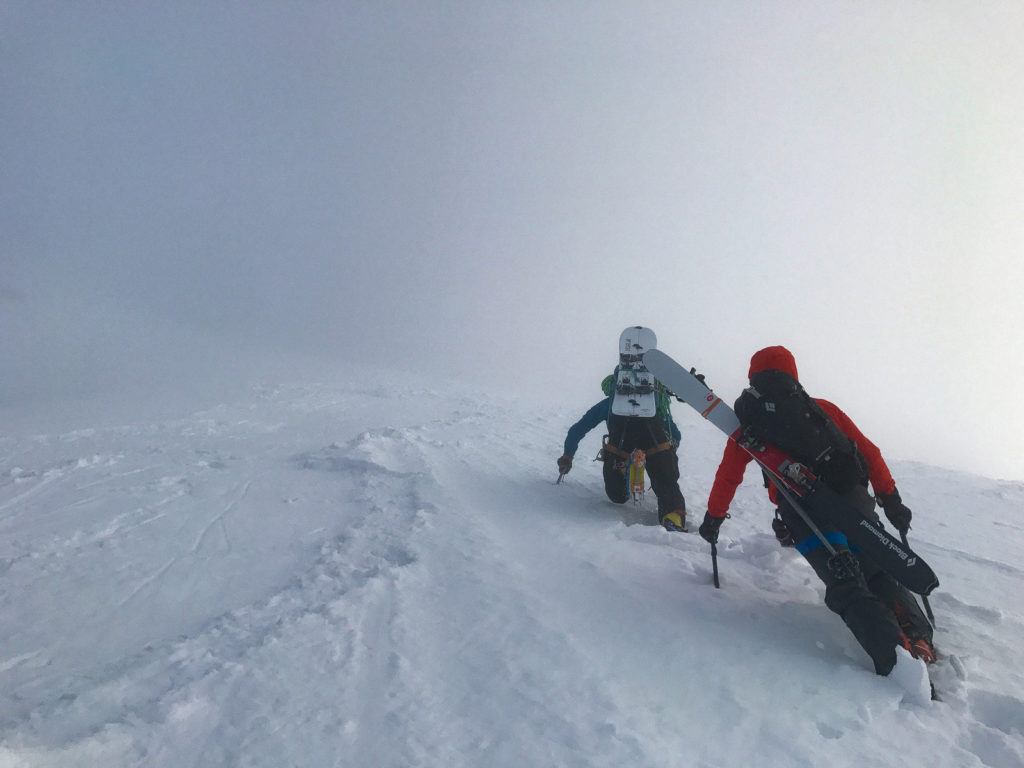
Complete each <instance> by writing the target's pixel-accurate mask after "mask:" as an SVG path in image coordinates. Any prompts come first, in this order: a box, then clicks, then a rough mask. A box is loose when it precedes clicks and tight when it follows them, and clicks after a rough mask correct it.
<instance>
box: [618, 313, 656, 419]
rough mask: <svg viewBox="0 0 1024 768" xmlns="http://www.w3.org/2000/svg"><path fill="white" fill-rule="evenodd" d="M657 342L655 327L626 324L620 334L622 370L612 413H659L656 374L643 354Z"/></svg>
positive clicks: (640, 414)
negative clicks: (650, 368) (652, 328)
mask: <svg viewBox="0 0 1024 768" xmlns="http://www.w3.org/2000/svg"><path fill="white" fill-rule="evenodd" d="M657 343H658V339H657V337H656V336H655V335H654V331H652V330H651V329H650V328H644V327H642V326H639V325H637V326H634V327H632V328H627V329H626V330H624V331H623V332H622V335H621V336H619V370H618V373H617V374H616V376H615V396H614V398H613V399H612V413H614V414H615V415H616V416H639V417H641V418H650V417H651V416H654V415H656V414H657V412H658V403H657V400H656V399H655V394H654V376H653V375H652V374H651V372H650V371H648V370H647V368H646V367H645V366H644V355H645V354H646V353H647V352H649V351H650V350H652V349H654V348H655V346H656V345H657Z"/></svg>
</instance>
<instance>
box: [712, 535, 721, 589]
mask: <svg viewBox="0 0 1024 768" xmlns="http://www.w3.org/2000/svg"><path fill="white" fill-rule="evenodd" d="M711 574H712V576H713V578H714V581H715V589H721V588H722V585H721V584H719V583H718V542H717V541H712V542H711Z"/></svg>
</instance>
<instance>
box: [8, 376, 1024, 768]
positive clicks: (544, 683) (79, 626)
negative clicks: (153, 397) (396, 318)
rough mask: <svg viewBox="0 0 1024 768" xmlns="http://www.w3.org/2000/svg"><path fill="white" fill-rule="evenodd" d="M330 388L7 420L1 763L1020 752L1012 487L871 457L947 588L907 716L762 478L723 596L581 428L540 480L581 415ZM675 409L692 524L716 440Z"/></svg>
mask: <svg viewBox="0 0 1024 768" xmlns="http://www.w3.org/2000/svg"><path fill="white" fill-rule="evenodd" d="M354 378H355V377H349V380H348V381H346V379H345V377H337V378H334V379H332V380H331V381H329V382H325V383H319V382H314V381H305V382H302V383H298V384H288V385H280V386H262V387H258V388H254V389H253V391H252V393H251V395H250V396H248V397H246V398H244V399H241V400H239V401H238V402H229V403H225V404H223V405H221V406H219V407H216V408H213V409H209V410H204V411H202V412H199V413H194V414H191V415H188V416H184V417H182V418H180V419H177V420H160V421H155V422H147V421H143V422H141V423H133V424H129V425H125V426H120V427H102V428H95V429H86V430H77V431H71V432H64V433H53V434H43V435H33V434H21V433H19V434H14V433H10V432H3V433H0V615H2V617H3V619H2V622H0V766H4V767H7V766H18V767H19V768H20V767H21V766H33V767H35V766H60V767H61V768H66V767H68V766H147V767H148V766H174V768H185V767H187V766H267V767H271V766H272V767H273V768H282V767H283V766H311V767H312V766H316V767H318V768H319V767H322V766H351V767H353V768H355V767H356V766H359V767H373V768H399V767H405V766H487V767H488V768H499V767H503V766H508V767H509V768H513V767H514V768H522V767H523V766H581V767H582V766H587V767H588V768H590V767H593V766H616V768H621V767H622V766H631V767H642V766H659V767H660V766H686V768H698V767H700V768H710V767H711V766H744V767H745V768H749V767H750V766H820V765H826V764H827V765H830V766H858V768H863V767H864V766H907V765H914V766H919V765H928V766H930V768H939V767H940V766H958V767H959V766H991V767H992V768H1010V767H1011V766H1021V765H1024V700H1022V697H1024V672H1022V666H1021V664H1020V662H1019V661H1018V659H1019V648H1020V642H1021V638H1022V636H1024V632H1022V630H1024V597H1022V594H1021V593H1022V590H1021V587H1022V585H1024V579H1022V577H1024V569H1022V567H1021V566H1020V564H1019V552H1020V548H1021V543H1022V542H1024V533H1022V528H1024V518H1022V517H1021V509H1022V508H1024V485H1022V484H1020V483H1007V482H999V481H995V480H989V479H986V478H982V477H976V476H968V475H963V474H956V473H950V472H948V471H945V470H940V469H937V468H932V467H928V466H923V465H919V464H911V463H900V462H892V469H893V472H894V475H895V476H896V478H897V482H898V484H899V486H900V489H901V491H902V494H903V497H904V499H905V500H906V501H907V502H908V503H909V505H910V506H911V507H912V509H914V511H915V515H916V516H915V525H914V528H913V530H912V532H911V541H912V543H913V544H914V545H916V547H917V549H918V551H919V552H920V553H921V554H922V555H924V556H925V557H927V558H928V559H929V561H930V562H931V563H932V565H933V566H934V567H935V569H936V571H937V572H938V573H939V576H940V578H941V579H942V586H941V587H940V589H939V590H938V591H937V592H936V593H935V594H934V595H933V597H932V607H933V608H934V611H935V614H936V617H937V620H938V623H939V631H938V634H937V643H938V645H939V648H940V650H941V651H943V652H945V654H948V656H947V658H946V659H945V660H944V661H942V662H941V663H940V664H939V665H937V666H936V667H935V668H934V669H933V678H934V680H935V683H936V685H937V687H938V689H939V690H940V692H941V695H942V699H943V700H942V701H941V702H937V703H932V702H927V701H921V700H920V698H919V697H917V696H915V695H913V692H912V691H909V692H908V689H907V688H906V687H904V686H901V685H900V683H899V682H897V681H896V680H893V679H883V678H878V677H876V676H875V675H874V674H873V673H872V672H871V671H870V663H869V661H868V659H867V657H866V655H865V654H864V653H863V652H862V651H861V650H860V649H859V648H858V647H857V646H856V644H855V643H854V641H853V639H852V637H851V636H850V635H849V633H848V632H847V631H846V629H845V627H844V626H843V624H842V622H841V621H840V620H839V619H838V618H837V617H836V616H834V615H832V614H831V613H830V612H829V611H828V610H827V609H826V608H825V607H824V605H823V603H822V589H821V588H820V586H819V584H818V582H817V581H816V579H815V578H814V577H813V574H812V572H811V571H810V569H809V568H808V567H807V566H806V565H805V564H804V563H803V561H802V560H801V559H800V558H799V556H798V555H796V554H795V553H794V552H793V551H792V550H783V549H781V548H780V547H779V546H778V545H777V544H776V543H775V540H774V538H773V536H772V534H771V530H770V527H769V520H770V518H771V510H770V507H769V505H768V502H767V499H766V496H765V493H764V490H763V488H762V487H761V484H760V481H759V477H758V476H757V475H756V474H755V473H754V472H753V471H751V472H750V473H749V475H748V479H747V481H746V483H745V484H744V486H743V487H742V488H741V489H740V492H739V494H738V495H737V499H736V502H735V503H734V506H733V509H732V512H733V515H734V517H733V519H732V520H730V521H728V522H727V523H726V526H725V527H724V528H723V535H722V541H721V543H720V548H719V549H720V557H719V564H720V570H721V576H722V588H721V589H720V590H715V589H714V588H713V587H712V586H711V584H710V580H711V576H710V558H709V550H708V547H707V545H706V544H705V543H704V542H703V541H702V540H701V539H700V538H699V537H697V536H696V535H693V534H678V533H677V534H671V533H668V532H666V531H663V530H662V529H660V528H659V527H657V526H653V525H651V524H650V523H651V522H652V518H653V515H654V511H653V510H654V499H653V495H652V494H650V493H649V494H648V498H647V499H646V500H645V502H644V504H643V505H642V506H641V507H639V508H638V507H634V506H632V505H627V506H623V507H619V506H615V505H613V504H611V503H610V502H608V501H607V500H606V499H605V498H604V495H603V491H602V486H601V480H600V471H599V466H598V465H597V464H595V463H592V462H589V461H587V460H586V459H587V458H588V457H589V456H592V455H593V454H594V453H596V451H597V448H598V446H599V443H600V435H599V434H598V432H596V431H595V432H593V433H591V435H589V436H588V438H587V439H586V440H585V441H584V443H583V445H582V446H581V450H580V453H579V454H578V456H577V462H576V467H575V468H574V470H573V472H572V473H571V474H570V475H569V476H568V477H567V478H566V481H565V482H564V483H563V484H561V485H556V484H555V483H554V480H555V478H556V475H557V472H556V468H555V461H554V460H555V458H556V457H557V456H558V454H559V453H560V452H561V443H562V439H563V438H564V434H565V431H566V429H567V428H568V427H569V425H570V424H571V423H572V422H573V421H575V419H576V418H578V416H579V415H580V414H582V413H583V411H584V410H585V409H586V408H587V407H589V406H590V405H591V404H592V403H590V402H586V403H560V402H550V403H548V404H546V405H542V406H536V405H533V404H529V403H523V402H518V401H516V400H513V399H511V398H509V399H504V398H500V397H498V396H495V395H488V394H481V393H479V392H474V391H471V390H469V389H466V390H464V391H458V392H453V391H451V390H450V389H449V388H448V386H447V385H445V386H441V385H438V384H436V383H434V382H427V381H424V380H420V379H416V378H414V377H408V376H406V377H404V378H401V379H400V378H398V377H386V378H382V379H379V381H380V382H381V383H379V384H378V383H374V380H370V381H360V382H354V381H352V379H354ZM339 381H341V383H338V382H339ZM595 393H596V387H595ZM675 413H676V417H677V421H678V422H679V423H680V427H681V428H682V432H683V439H684V446H683V449H682V450H681V458H680V463H681V467H682V470H683V490H684V493H685V495H686V498H687V502H688V504H689V506H690V510H691V516H692V517H699V515H700V514H702V512H703V507H702V505H703V504H704V502H705V500H706V494H707V491H708V489H709V487H710V483H711V481H712V478H713V476H714V470H715V467H716V466H717V462H718V458H719V456H720V453H721V449H722V439H721V436H720V434H719V433H718V432H717V431H716V430H714V429H713V428H711V427H710V426H709V425H707V424H704V423H702V422H701V421H700V420H699V418H698V417H697V416H696V414H694V413H692V412H691V411H690V410H689V409H687V408H686V407H685V406H681V405H677V406H676V407H675ZM883 450H884V446H883ZM909 664H910V665H911V666H910V667H909V668H911V669H912V668H915V664H914V663H913V662H909ZM903 666H904V662H902V661H901V664H900V665H899V667H898V668H901V667H903Z"/></svg>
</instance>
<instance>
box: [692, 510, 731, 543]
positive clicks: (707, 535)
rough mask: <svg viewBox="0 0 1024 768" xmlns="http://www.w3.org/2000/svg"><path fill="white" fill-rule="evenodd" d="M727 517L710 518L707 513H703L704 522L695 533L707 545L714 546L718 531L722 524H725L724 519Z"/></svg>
mask: <svg viewBox="0 0 1024 768" xmlns="http://www.w3.org/2000/svg"><path fill="white" fill-rule="evenodd" d="M726 517H728V515H726V516H725V517H712V516H711V515H710V514H709V513H707V512H705V513H704V522H703V523H701V524H700V528H698V529H697V533H699V534H700V537H701V538H702V539H704V541H706V542H707V543H708V544H714V543H715V542H717V541H718V529H719V528H721V527H722V523H724V522H725V518H726Z"/></svg>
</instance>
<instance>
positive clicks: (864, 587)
mask: <svg viewBox="0 0 1024 768" xmlns="http://www.w3.org/2000/svg"><path fill="white" fill-rule="evenodd" d="M763 372H769V373H768V374H767V376H765V375H762V376H760V377H759V381H760V382H769V383H771V386H772V387H776V386H778V384H777V383H778V382H781V383H782V384H781V386H782V387H783V389H780V390H778V391H785V393H786V398H785V400H786V402H785V403H783V402H782V401H783V399H784V398H782V397H780V398H779V400H780V404H779V406H778V408H776V406H775V403H773V402H772V403H769V404H768V405H767V408H768V410H770V411H772V413H773V415H775V414H776V413H778V414H783V413H785V414H792V415H791V417H790V419H791V423H787V422H786V419H785V418H783V419H782V422H783V426H781V427H780V426H778V423H776V426H774V427H773V428H774V429H777V430H779V434H778V436H777V437H776V438H774V439H773V438H768V440H767V441H768V442H773V443H776V444H777V445H778V446H779V447H780V448H782V449H783V450H787V449H788V450H789V451H796V452H797V453H799V448H800V446H801V444H806V445H807V447H808V448H809V449H810V446H811V445H812V444H813V445H814V448H813V450H812V454H813V455H818V454H819V453H820V446H821V445H822V444H827V443H829V442H831V443H832V444H834V448H835V450H830V451H829V453H830V454H831V458H832V459H833V461H832V463H831V465H828V466H811V467H810V469H811V470H812V471H815V472H816V474H818V476H819V478H820V479H821V480H822V481H823V482H825V483H826V484H828V485H829V486H830V487H832V488H833V489H834V490H836V491H837V492H839V493H840V494H841V495H842V496H843V498H845V499H846V500H847V501H848V502H850V503H852V504H853V505H854V506H856V507H857V508H858V509H859V510H860V511H861V513H862V514H863V515H864V517H865V518H866V519H868V520H870V521H872V522H873V523H875V524H878V525H881V523H880V522H879V518H878V513H877V512H876V511H875V509H874V507H875V499H874V498H872V497H871V495H870V494H869V493H868V491H867V485H868V482H870V483H871V487H872V488H873V489H874V492H875V495H876V496H877V501H878V503H879V505H881V507H882V509H883V510H884V511H885V515H886V517H887V518H888V519H889V522H890V523H892V525H893V526H894V527H895V528H896V529H897V530H898V531H900V532H901V533H905V532H906V530H907V529H908V528H909V527H910V521H911V518H912V514H911V511H910V510H909V509H908V508H907V507H906V506H905V505H904V504H903V501H902V499H901V498H900V494H899V491H897V490H896V483H895V482H894V481H893V478H892V474H891V473H890V472H889V468H888V466H886V463H885V461H884V459H883V458H882V453H881V451H879V449H878V447H877V446H876V445H875V444H874V443H872V442H871V441H870V440H868V439H867V438H866V437H865V436H864V434H863V433H862V432H861V431H860V430H859V429H858V428H857V425H856V424H854V423H853V421H852V420H851V419H850V417H849V416H847V415H846V414H845V413H843V411H842V410H840V409H839V407H838V406H836V405H834V404H833V403H830V402H829V401H828V400H822V399H818V398H813V399H812V398H810V397H808V396H807V395H806V393H805V392H804V391H803V387H801V386H800V384H799V380H798V378H797V369H796V361H795V360H794V359H793V355H792V354H791V353H790V351H789V350H788V349H786V348H785V347H781V346H774V347H767V348H765V349H762V350H760V351H758V352H756V353H755V354H754V356H753V357H752V358H751V360H750V371H749V373H748V377H749V378H751V379H753V378H754V377H755V376H756V375H757V374H762V373H763ZM762 386H763V387H764V388H765V389H766V391H767V390H769V387H767V386H765V385H762ZM770 391H775V390H774V389H772V390H770ZM745 398H746V401H745ZM769 400H771V396H770V395H768V394H765V393H761V392H759V391H758V390H755V389H754V388H753V387H751V388H750V389H748V390H746V391H745V392H744V395H743V396H741V398H740V400H738V401H737V407H736V410H737V415H739V416H740V421H741V422H743V421H744V416H743V413H744V410H747V411H748V412H750V409H749V407H748V408H746V409H745V408H744V407H743V404H744V402H756V403H757V405H758V407H763V406H764V405H765V403H766V401H769ZM801 403H802V404H803V405H801ZM808 425H816V426H815V427H810V426H808ZM836 427H838V432H837V431H836V429H835V428H836ZM809 430H810V431H813V432H814V434H809ZM815 430H816V431H815ZM823 441H824V442H823ZM750 461H752V456H751V455H750V454H749V453H747V452H746V451H744V450H742V449H741V448H740V447H739V445H737V444H736V443H735V442H733V441H731V440H730V441H729V442H728V444H727V445H726V447H725V453H724V455H723V456H722V461H721V464H720V465H719V467H718V471H717V473H716V474H715V482H714V485H713V487H712V489H711V493H710V495H709V497H708V509H707V514H706V515H705V516H704V522H703V523H702V524H701V526H700V530H699V533H700V535H701V536H702V537H703V538H704V539H706V540H707V541H710V542H715V541H717V539H718V531H719V528H720V527H721V525H722V523H723V522H724V520H725V518H726V517H727V516H728V515H727V512H728V509H729V504H730V502H732V499H733V496H734V495H735V493H736V488H737V487H738V486H739V484H740V483H741V482H742V481H743V475H744V471H745V470H746V467H747V464H748V463H750ZM766 485H767V486H768V495H769V497H770V498H771V501H772V502H773V503H774V504H775V505H776V506H777V509H776V519H775V520H773V521H772V528H773V529H774V530H775V535H776V537H778V539H779V541H780V542H781V543H782V544H783V545H790V546H795V547H796V549H797V551H799V552H800V553H801V554H802V555H803V556H804V557H805V558H806V559H807V561H808V562H809V563H810V564H811V566H812V567H813V568H814V571H815V573H817V575H818V577H819V578H820V579H821V580H822V582H824V584H825V604H826V605H827V606H828V607H829V608H830V609H831V610H832V611H834V612H835V613H837V614H839V616H841V617H842V619H843V621H844V622H846V625H847V626H848V627H849V628H850V630H851V631H852V632H853V634H854V636H855V637H856V638H857V640H858V642H859V643H860V644H861V646H862V647H863V648H864V650H865V651H867V653H868V655H869V656H871V659H872V661H873V662H874V665H875V671H876V672H877V673H878V674H880V675H887V674H889V672H890V671H891V670H892V668H893V666H894V665H895V664H896V651H895V649H896V646H897V645H902V646H903V647H905V648H907V649H908V650H909V651H910V652H911V654H912V655H914V656H915V657H918V658H921V659H924V660H925V661H926V662H931V661H934V659H935V650H934V647H933V646H932V627H931V624H930V623H929V622H928V619H927V618H926V617H925V616H924V614H923V613H922V611H921V609H920V607H919V606H918V604H917V600H916V599H915V598H914V596H913V595H912V594H911V593H910V592H909V591H908V590H907V589H906V588H905V587H903V586H902V585H901V584H899V583H898V582H896V580H895V579H893V578H892V577H891V576H890V575H889V574H887V573H886V572H884V571H883V570H881V568H879V567H878V566H877V565H876V564H875V563H873V562H872V561H871V560H869V559H868V558H867V557H865V556H864V555H863V554H861V553H859V552H856V551H855V552H854V553H853V554H854V555H856V558H857V561H858V563H859V569H858V572H856V573H854V574H842V573H840V574H838V575H837V574H834V573H832V572H831V571H830V569H829V567H828V561H829V553H828V551H827V550H826V549H825V548H824V545H823V544H822V542H821V540H820V539H819V538H818V536H817V535H816V534H815V533H814V532H813V531H812V529H811V527H810V526H809V525H808V524H807V523H806V522H805V521H804V520H803V518H802V517H800V515H799V514H798V513H797V512H796V511H795V510H794V509H793V508H792V507H791V506H790V505H789V503H788V502H787V501H786V499H785V498H783V497H782V496H780V495H779V494H777V492H776V489H775V486H774V485H772V484H771V483H768V482H767V480H766ZM815 522H816V524H818V522H819V521H815ZM819 528H823V533H824V535H825V537H826V539H827V540H828V541H829V542H830V543H831V544H832V545H833V547H834V548H835V549H836V550H845V551H851V549H850V547H849V544H848V542H847V540H846V537H845V535H844V534H843V533H842V531H834V530H827V527H825V526H823V525H819Z"/></svg>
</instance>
